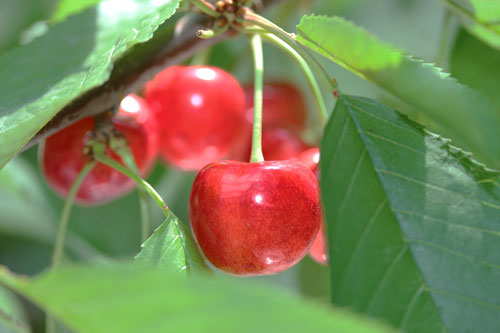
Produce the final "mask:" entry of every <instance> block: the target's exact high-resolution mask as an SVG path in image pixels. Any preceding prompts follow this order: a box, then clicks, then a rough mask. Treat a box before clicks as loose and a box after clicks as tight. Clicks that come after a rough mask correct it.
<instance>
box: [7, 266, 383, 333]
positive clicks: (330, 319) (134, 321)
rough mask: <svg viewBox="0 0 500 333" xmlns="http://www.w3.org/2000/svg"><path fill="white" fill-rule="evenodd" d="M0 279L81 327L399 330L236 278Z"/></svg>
mask: <svg viewBox="0 0 500 333" xmlns="http://www.w3.org/2000/svg"><path fill="white" fill-rule="evenodd" d="M0 281H1V282H2V283H4V284H6V285H8V286H10V287H11V288H13V289H15V290H16V291H17V292H19V293H21V294H22V295H24V296H26V297H28V298H29V299H30V300H32V301H34V302H35V303H36V304H38V305H40V306H41V307H43V308H46V309H48V310H49V311H50V312H51V313H52V314H53V315H55V316H56V317H58V318H59V319H60V320H62V321H63V322H64V323H65V324H66V325H67V326H68V327H69V328H70V329H72V330H74V331H76V332H96V333H97V332H106V333H113V332H301V333H303V332H343V333H351V332H352V333H354V332H373V333H378V332H393V331H392V330H391V329H389V328H387V327H386V326H383V325H380V324H378V323H376V322H373V321H372V320H367V319H364V318H362V317H360V316H357V315H353V314H351V313H349V312H347V311H345V310H342V309H330V308H328V307H325V306H321V305H318V304H314V303H311V302H307V301H304V300H301V299H299V298H298V297H296V296H293V295H290V294H288V293H285V292H281V291H278V290H276V288H271V287H265V286H255V285H251V284H248V283H244V282H242V281H237V280H234V279H225V278H222V279H214V278H212V277H207V276H194V277H192V278H190V279H185V278H184V277H182V276H179V275H178V274H172V273H168V272H165V271H162V270H151V269H141V270H134V269H127V268H117V267H107V268H98V267H73V268H67V269H62V270H59V271H57V272H53V273H49V274H45V275H43V276H41V277H39V278H37V279H34V280H27V279H21V278H19V277H17V276H14V275H12V274H9V273H8V272H7V271H5V270H4V271H0Z"/></svg>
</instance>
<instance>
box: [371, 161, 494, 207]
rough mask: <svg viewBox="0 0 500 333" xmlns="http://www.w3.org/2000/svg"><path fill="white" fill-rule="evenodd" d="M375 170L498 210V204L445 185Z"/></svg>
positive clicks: (388, 171)
mask: <svg viewBox="0 0 500 333" xmlns="http://www.w3.org/2000/svg"><path fill="white" fill-rule="evenodd" d="M375 170H376V171H377V172H379V173H383V174H386V175H389V176H393V177H397V178H401V179H405V180H407V181H410V182H412V183H415V184H419V185H422V186H424V187H430V188H434V189H438V190H442V191H446V192H450V193H453V194H458V195H460V196H462V197H464V198H467V199H470V200H474V201H478V202H480V203H481V204H483V205H485V206H490V207H492V208H495V209H498V210H500V205H497V204H494V203H491V202H489V201H484V200H481V199H478V198H475V197H471V196H467V195H465V194H463V193H461V192H458V191H454V190H450V189H448V188H446V187H442V186H438V185H434V184H429V183H426V182H423V181H421V180H418V179H415V178H412V177H408V176H405V175H402V174H400V173H397V172H394V171H390V170H384V169H375Z"/></svg>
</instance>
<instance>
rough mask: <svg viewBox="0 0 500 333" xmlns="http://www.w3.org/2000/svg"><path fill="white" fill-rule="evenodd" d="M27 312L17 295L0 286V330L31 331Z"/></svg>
mask: <svg viewBox="0 0 500 333" xmlns="http://www.w3.org/2000/svg"><path fill="white" fill-rule="evenodd" d="M26 322H27V321H26V314H25V313H24V309H23V307H22V305H21V303H20V301H19V299H17V297H16V296H15V295H14V294H13V293H11V292H10V291H9V290H7V289H5V288H2V287H0V332H3V333H10V332H14V333H16V332H30V329H29V326H28V324H27V323H26Z"/></svg>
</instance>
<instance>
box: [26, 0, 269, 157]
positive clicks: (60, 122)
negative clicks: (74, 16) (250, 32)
mask: <svg viewBox="0 0 500 333" xmlns="http://www.w3.org/2000/svg"><path fill="white" fill-rule="evenodd" d="M275 2H278V1H277V0H268V1H265V3H266V5H270V4H271V3H275ZM187 15H190V16H189V17H188V18H189V19H185V18H186V16H184V17H183V18H181V19H180V20H183V19H184V20H185V22H183V25H182V28H181V29H177V31H175V30H174V25H173V24H172V23H171V22H169V21H167V22H166V23H164V24H163V25H162V26H160V28H159V29H158V30H157V31H156V32H155V35H154V36H153V38H152V39H151V40H149V41H147V42H145V43H142V44H138V45H136V46H135V47H133V48H132V50H130V51H129V52H128V53H127V54H126V55H125V56H124V57H123V58H122V59H120V60H119V61H118V62H117V63H116V64H115V65H114V68H113V71H112V73H111V76H110V78H109V80H108V81H107V82H106V83H104V84H103V85H101V86H98V87H96V88H93V89H91V90H89V91H88V92H86V93H85V94H83V95H82V96H80V97H79V98H77V99H75V100H74V101H73V102H71V103H70V104H68V105H66V106H65V107H64V108H63V109H62V110H61V111H59V112H58V113H57V115H56V116H55V117H54V118H52V119H51V120H50V121H49V122H48V123H47V124H46V125H45V126H44V127H43V128H42V129H41V130H40V131H39V132H38V133H37V134H36V135H35V136H34V137H33V138H32V139H31V140H30V141H29V142H28V144H26V145H25V146H24V147H23V149H22V150H26V149H27V148H29V147H31V146H33V145H35V144H37V143H38V142H40V141H42V140H44V139H45V138H47V137H48V136H50V135H51V134H53V133H55V132H57V131H58V130H60V129H62V128H64V127H67V126H68V125H71V124H72V123H74V122H76V121H78V120H80V119H82V118H85V117H89V116H95V115H98V114H100V113H102V112H105V111H108V110H110V109H112V108H114V107H115V106H116V105H117V104H118V103H119V101H120V98H121V97H122V96H125V95H127V94H130V93H134V92H137V91H140V90H141V88H142V87H143V86H144V84H145V83H146V82H148V81H149V80H151V79H152V78H153V77H154V76H155V75H156V74H158V73H159V72H161V71H162V70H163V69H164V68H165V67H167V66H171V65H174V64H178V63H180V62H183V61H185V60H186V59H188V58H190V57H191V56H192V55H193V54H194V53H196V52H197V51H199V50H201V49H203V48H206V47H209V46H211V45H214V44H215V43H217V42H219V41H221V40H223V39H225V38H228V37H230V36H231V35H232V32H230V31H229V32H227V33H225V34H223V35H220V36H217V37H216V38H213V39H200V38H198V37H196V31H198V30H199V29H201V28H203V24H204V23H206V22H207V21H206V16H202V15H198V14H187ZM174 19H175V18H172V19H171V20H174ZM180 20H178V21H177V22H178V23H179V21H180ZM179 26H180V25H179V24H178V26H177V28H179Z"/></svg>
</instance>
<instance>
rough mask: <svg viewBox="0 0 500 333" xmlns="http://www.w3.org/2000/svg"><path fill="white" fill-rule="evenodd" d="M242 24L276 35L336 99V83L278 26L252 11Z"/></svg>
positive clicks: (247, 14) (337, 93)
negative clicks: (295, 53)
mask: <svg viewBox="0 0 500 333" xmlns="http://www.w3.org/2000/svg"><path fill="white" fill-rule="evenodd" d="M243 23H247V24H248V23H250V24H251V25H256V26H258V27H261V28H263V29H265V30H266V31H267V32H268V33H271V34H273V35H276V36H277V37H278V38H280V39H281V40H282V41H284V42H285V43H287V44H288V45H290V47H291V48H293V49H294V50H295V51H296V52H297V53H298V54H300V56H301V57H302V58H304V60H305V61H306V62H307V64H308V65H309V66H310V67H311V68H312V69H313V70H314V71H315V72H316V74H317V75H318V76H319V77H320V78H321V79H322V80H323V82H324V83H325V84H326V85H327V87H328V89H329V90H330V91H331V92H332V94H333V96H334V97H335V98H337V96H338V95H339V89H338V86H337V83H336V81H335V80H334V79H332V78H331V77H330V76H329V75H328V73H327V72H326V70H325V69H324V68H323V66H321V64H320V63H319V62H318V61H317V60H316V59H315V58H314V57H313V56H312V55H311V54H310V53H309V52H308V51H307V50H306V49H305V48H304V47H303V46H302V45H301V44H299V43H298V42H297V40H296V39H295V37H294V36H292V35H291V34H289V33H288V32H286V31H285V30H283V29H281V28H280V27H279V26H277V25H276V24H274V23H273V22H271V21H269V20H267V19H266V18H264V17H262V16H260V15H257V14H255V13H253V12H252V11H247V12H246V13H245V15H244V19H243Z"/></svg>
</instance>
